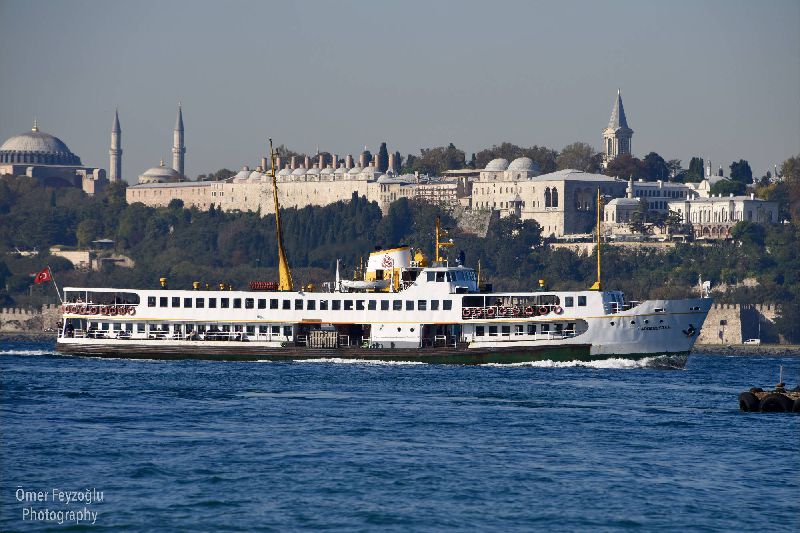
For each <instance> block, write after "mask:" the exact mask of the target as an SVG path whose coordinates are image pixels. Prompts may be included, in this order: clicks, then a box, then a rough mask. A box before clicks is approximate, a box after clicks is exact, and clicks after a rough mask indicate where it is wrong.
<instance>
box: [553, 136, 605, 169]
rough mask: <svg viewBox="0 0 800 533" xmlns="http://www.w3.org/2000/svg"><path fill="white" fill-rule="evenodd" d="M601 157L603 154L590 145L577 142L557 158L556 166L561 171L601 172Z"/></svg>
mask: <svg viewBox="0 0 800 533" xmlns="http://www.w3.org/2000/svg"><path fill="white" fill-rule="evenodd" d="M599 156H600V157H599ZM601 157H602V154H600V153H599V152H597V150H595V149H594V148H592V147H591V146H590V145H589V144H587V143H584V142H575V143H572V144H570V145H567V146H565V147H564V149H563V150H561V152H560V153H559V154H558V157H557V158H556V165H557V167H558V169H559V170H563V169H566V168H574V169H576V170H582V171H584V172H599V170H600V161H601Z"/></svg>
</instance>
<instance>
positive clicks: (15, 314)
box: [0, 305, 61, 332]
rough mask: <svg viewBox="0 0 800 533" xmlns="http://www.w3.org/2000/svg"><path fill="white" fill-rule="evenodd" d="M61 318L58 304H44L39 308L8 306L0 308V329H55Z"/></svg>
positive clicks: (9, 330) (19, 330)
mask: <svg viewBox="0 0 800 533" xmlns="http://www.w3.org/2000/svg"><path fill="white" fill-rule="evenodd" d="M60 320H61V306H60V305H44V306H42V308H41V309H21V308H18V307H10V308H3V309H0V331H2V332H21V331H46V330H55V329H56V328H57V326H58V322H59V321H60Z"/></svg>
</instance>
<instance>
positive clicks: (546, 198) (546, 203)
mask: <svg viewBox="0 0 800 533" xmlns="http://www.w3.org/2000/svg"><path fill="white" fill-rule="evenodd" d="M551 198H552V197H551V196H550V187H547V188H546V189H545V190H544V206H545V207H552V199H551Z"/></svg>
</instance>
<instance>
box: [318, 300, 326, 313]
mask: <svg viewBox="0 0 800 533" xmlns="http://www.w3.org/2000/svg"><path fill="white" fill-rule="evenodd" d="M319 310H320V311H327V310H328V300H320V301H319Z"/></svg>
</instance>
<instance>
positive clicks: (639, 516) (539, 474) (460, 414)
mask: <svg viewBox="0 0 800 533" xmlns="http://www.w3.org/2000/svg"><path fill="white" fill-rule="evenodd" d="M781 364H782V365H783V367H784V379H785V381H786V382H787V384H789V385H791V386H794V385H795V384H796V383H797V382H798V381H800V358H792V357H790V358H775V357H772V358H770V357H755V356H752V357H723V356H691V357H690V358H689V360H688V362H687V365H686V368H685V369H683V370H664V369H654V368H648V367H644V368H642V367H641V366H638V365H635V364H631V363H628V362H623V361H606V362H601V363H597V364H592V365H590V366H580V365H575V364H568V363H567V364H554V363H547V362H546V363H538V364H532V365H518V366H511V367H500V366H474V367H467V366H439V365H413V364H402V365H401V364H376V363H344V362H341V361H338V362H337V361H319V362H302V363H300V362H296V363H269V362H263V363H219V362H202V361H177V362H175V361H172V362H165V361H130V360H106V359H90V358H74V357H62V356H58V355H55V354H54V353H53V352H52V345H51V344H22V343H17V344H9V343H6V344H3V345H0V376H1V377H2V379H1V381H2V403H1V404H0V424H1V425H0V452H2V455H0V464H1V466H2V476H1V478H2V480H1V485H2V486H1V487H0V530H2V531H14V530H33V529H47V528H50V529H52V530H56V531H64V530H91V531H102V530H112V529H113V530H117V529H128V530H134V531H139V530H169V531H173V530H192V531H199V530H202V531H207V530H224V531H237V530H240V531H250V530H275V531H287V530H303V529H332V530H346V531H362V530H380V531H386V530H388V531H409V530H413V531H430V530H494V531H515V530H516V531H519V530H525V531H530V530H556V531H575V530H578V531H587V530H589V531H617V530H644V531H653V530H671V531H685V530H690V531H746V530H753V529H763V528H770V529H779V530H784V531H800V416H797V415H791V414H752V413H751V414H748V413H741V412H739V411H738V403H737V395H738V393H739V392H740V391H742V390H745V389H747V388H749V387H750V386H753V385H758V386H764V387H765V388H766V387H767V386H772V385H774V383H776V382H777V378H778V368H779V365H781ZM20 488H21V489H22V490H23V491H30V492H36V491H42V492H45V493H47V494H48V495H49V498H50V499H49V500H48V501H43V502H30V501H28V502H25V501H23V502H20V501H19V498H18V496H19V495H22V494H23V493H22V492H18V489H20ZM53 489H58V490H62V491H86V489H90V491H91V489H95V490H96V491H102V501H98V502H93V503H92V504H91V505H84V503H81V502H77V503H75V502H73V503H71V504H69V505H66V504H65V503H63V502H59V501H55V502H54V501H52V491H53ZM57 494H58V493H57ZM84 494H85V493H84ZM94 497H95V498H96V497H97V495H95V496H94ZM22 499H25V497H23V498H22ZM84 508H86V509H89V510H92V511H94V512H97V513H98V514H97V517H96V522H95V524H94V525H92V526H80V527H78V526H76V525H75V522H72V524H71V525H70V523H69V521H65V523H64V524H63V525H59V524H58V523H57V522H35V521H31V520H29V519H25V520H23V515H24V513H25V509H34V510H35V511H41V510H43V509H51V510H53V511H59V510H60V511H69V510H73V511H75V510H79V509H84ZM40 516H43V515H41V514H40ZM52 516H55V515H52Z"/></svg>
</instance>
